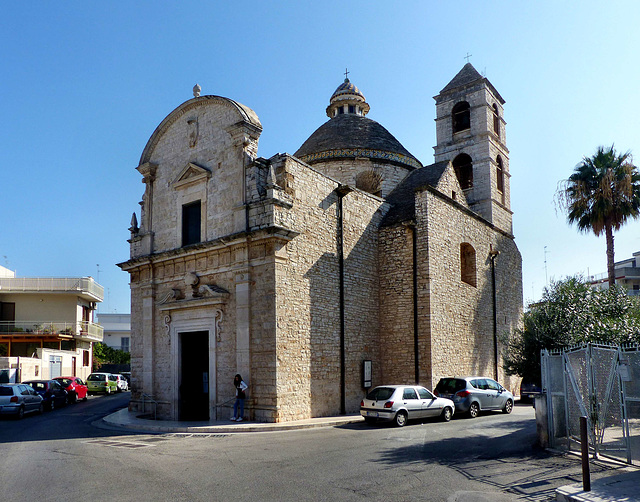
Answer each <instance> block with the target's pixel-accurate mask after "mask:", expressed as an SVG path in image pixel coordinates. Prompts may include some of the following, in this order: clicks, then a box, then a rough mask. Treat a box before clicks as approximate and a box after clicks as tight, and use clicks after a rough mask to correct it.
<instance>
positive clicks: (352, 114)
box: [294, 78, 422, 169]
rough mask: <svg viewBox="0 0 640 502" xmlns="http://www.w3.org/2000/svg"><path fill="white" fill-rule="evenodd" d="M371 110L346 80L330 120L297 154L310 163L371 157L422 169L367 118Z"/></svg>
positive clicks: (338, 91) (333, 101)
mask: <svg viewBox="0 0 640 502" xmlns="http://www.w3.org/2000/svg"><path fill="white" fill-rule="evenodd" d="M369 108H370V107H369V104H368V103H367V102H366V100H365V97H364V95H363V94H362V92H360V90H359V89H358V88H357V87H356V86H355V85H354V84H353V83H351V81H350V80H349V79H348V78H345V79H344V82H343V83H342V84H340V85H339V86H338V88H337V89H336V90H335V92H334V93H333V95H332V96H331V99H330V103H329V106H327V116H328V117H329V118H330V120H329V121H327V122H325V123H324V124H323V125H321V126H320V127H319V128H318V129H316V131H315V132H314V133H313V134H312V135H311V136H309V139H307V140H306V141H305V142H304V143H303V144H302V146H301V147H300V148H299V149H298V151H297V152H296V153H295V154H294V155H295V156H296V157H298V158H299V159H300V160H302V161H304V162H306V163H307V164H317V163H319V162H326V161H330V160H336V159H355V158H368V159H370V160H379V161H381V162H389V163H391V164H394V165H400V166H403V167H406V168H409V169H414V168H420V167H422V164H421V163H420V162H419V161H418V160H417V159H416V158H415V157H414V156H413V155H411V154H410V153H409V152H408V151H407V149H406V148H405V147H403V146H402V145H401V144H400V142H399V141H398V140H397V139H396V138H394V137H393V135H392V134H391V133H390V132H389V131H387V130H386V129H385V128H384V127H383V126H381V125H380V124H379V123H378V122H376V121H375V120H371V119H368V118H366V117H365V115H366V114H367V113H368V112H369Z"/></svg>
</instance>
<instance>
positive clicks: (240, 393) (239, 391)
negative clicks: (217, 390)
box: [231, 374, 249, 422]
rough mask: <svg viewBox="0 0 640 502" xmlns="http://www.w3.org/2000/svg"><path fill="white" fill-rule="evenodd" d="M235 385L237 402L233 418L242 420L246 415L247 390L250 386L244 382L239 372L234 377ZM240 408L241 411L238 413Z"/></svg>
mask: <svg viewBox="0 0 640 502" xmlns="http://www.w3.org/2000/svg"><path fill="white" fill-rule="evenodd" d="M233 386H234V387H235V388H236V402H235V403H234V404H233V416H232V417H231V420H235V421H236V422H242V418H243V417H244V400H245V399H246V397H247V395H246V393H245V391H246V390H247V388H248V387H249V386H248V385H247V384H246V383H244V381H243V380H242V377H241V376H240V374H237V375H236V376H235V377H234V378H233ZM238 408H240V413H238Z"/></svg>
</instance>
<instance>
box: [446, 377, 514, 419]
mask: <svg viewBox="0 0 640 502" xmlns="http://www.w3.org/2000/svg"><path fill="white" fill-rule="evenodd" d="M434 394H436V395H437V396H440V397H446V398H448V399H451V400H452V401H453V402H454V403H455V405H456V411H457V412H460V413H467V414H468V415H469V416H470V417H471V418H475V417H477V416H478V414H479V413H480V411H481V410H502V411H503V412H504V413H511V410H512V409H513V394H511V392H509V391H508V390H507V389H505V388H504V387H503V386H502V385H500V384H499V383H498V382H496V381H495V380H493V379H492V378H487V377H446V378H441V379H440V381H439V382H438V385H436V388H435V390H434Z"/></svg>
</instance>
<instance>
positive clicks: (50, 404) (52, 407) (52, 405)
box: [49, 398, 56, 411]
mask: <svg viewBox="0 0 640 502" xmlns="http://www.w3.org/2000/svg"><path fill="white" fill-rule="evenodd" d="M49 409H50V410H51V411H53V410H55V409H56V400H55V399H54V398H51V402H50V403H49Z"/></svg>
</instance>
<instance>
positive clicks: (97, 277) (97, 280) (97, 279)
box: [96, 263, 100, 313]
mask: <svg viewBox="0 0 640 502" xmlns="http://www.w3.org/2000/svg"><path fill="white" fill-rule="evenodd" d="M96 272H97V276H96V283H97V284H100V264H99V263H96ZM96 311H97V312H98V313H100V302H98V304H97V306H96Z"/></svg>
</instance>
